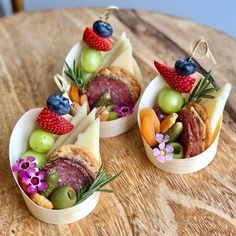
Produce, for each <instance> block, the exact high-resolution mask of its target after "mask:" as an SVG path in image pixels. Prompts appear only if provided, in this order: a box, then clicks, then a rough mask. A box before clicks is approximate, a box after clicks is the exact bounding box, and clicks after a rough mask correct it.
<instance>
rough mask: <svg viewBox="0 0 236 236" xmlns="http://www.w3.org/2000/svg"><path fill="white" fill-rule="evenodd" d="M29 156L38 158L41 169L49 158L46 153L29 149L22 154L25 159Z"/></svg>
mask: <svg viewBox="0 0 236 236" xmlns="http://www.w3.org/2000/svg"><path fill="white" fill-rule="evenodd" d="M29 156H31V157H34V158H35V159H36V164H37V167H38V168H39V169H40V168H42V167H43V166H44V165H45V164H46V163H47V160H48V158H47V156H46V155H45V154H43V153H39V152H36V151H33V150H28V151H27V152H25V153H24V154H23V155H22V157H23V158H24V159H26V158H27V157H29Z"/></svg>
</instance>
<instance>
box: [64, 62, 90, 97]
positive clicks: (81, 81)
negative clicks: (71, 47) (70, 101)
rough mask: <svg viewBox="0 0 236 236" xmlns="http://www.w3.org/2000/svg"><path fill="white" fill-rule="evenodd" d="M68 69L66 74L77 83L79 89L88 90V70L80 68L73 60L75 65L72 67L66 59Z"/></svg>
mask: <svg viewBox="0 0 236 236" xmlns="http://www.w3.org/2000/svg"><path fill="white" fill-rule="evenodd" d="M65 65H66V69H65V74H66V75H67V76H68V77H69V78H70V79H71V80H72V81H73V82H74V83H75V84H76V86H77V87H78V88H79V90H80V91H81V92H82V93H84V92H85V91H86V83H85V81H86V76H87V75H86V74H87V73H86V72H85V71H84V70H83V69H80V68H79V67H78V66H76V64H75V60H74V61H73V67H72V68H71V67H70V66H69V65H68V63H67V62H66V61H65Z"/></svg>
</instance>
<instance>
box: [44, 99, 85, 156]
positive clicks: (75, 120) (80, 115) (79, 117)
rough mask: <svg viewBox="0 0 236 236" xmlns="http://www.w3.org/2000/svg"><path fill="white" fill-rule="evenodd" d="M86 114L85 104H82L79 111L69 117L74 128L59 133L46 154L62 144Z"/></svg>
mask: <svg viewBox="0 0 236 236" xmlns="http://www.w3.org/2000/svg"><path fill="white" fill-rule="evenodd" d="M86 116H87V105H86V104H84V105H83V106H82V107H81V108H80V110H79V112H78V113H77V114H76V115H75V116H74V117H73V118H72V119H71V123H72V124H73V125H74V129H73V130H72V131H71V132H70V133H67V134H64V135H61V136H60V137H59V138H58V139H57V140H56V142H55V143H54V145H53V147H52V148H51V150H50V151H49V153H48V155H49V154H50V153H51V152H52V151H53V150H54V149H56V148H58V147H60V146H62V145H63V144H64V143H65V141H66V139H67V138H69V136H70V135H71V134H72V133H73V132H74V130H75V129H76V128H77V127H78V126H79V125H80V123H81V122H82V121H83V120H84V118H85V117H86Z"/></svg>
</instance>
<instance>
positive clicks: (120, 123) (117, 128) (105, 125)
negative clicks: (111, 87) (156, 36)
mask: <svg viewBox="0 0 236 236" xmlns="http://www.w3.org/2000/svg"><path fill="white" fill-rule="evenodd" d="M84 45H85V44H84V43H82V42H81V43H77V44H76V45H74V47H72V49H71V50H70V51H69V53H68V55H67V56H66V59H65V61H66V62H67V63H68V65H69V66H71V67H72V66H73V61H74V60H75V61H76V64H78V63H79V58H80V54H81V51H82V48H83V46H84ZM64 71H65V66H64V67H63V71H62V76H63V77H64V78H67V77H66V75H65V72H64ZM133 71H134V75H135V76H136V78H137V79H138V82H139V84H140V86H141V93H142V91H143V81H142V75H141V72H140V69H139V67H138V65H137V63H136V61H135V60H134V59H133ZM67 80H68V83H71V81H70V80H69V79H67ZM140 97H141V95H140ZM140 97H139V99H138V101H137V102H136V104H135V107H134V112H133V113H132V114H131V115H129V116H126V117H122V118H119V119H116V120H112V121H102V122H101V124H100V137H115V136H118V135H120V134H123V133H125V132H127V131H128V130H129V129H131V128H132V127H133V126H134V124H135V123H136V121H137V112H138V104H139V101H140Z"/></svg>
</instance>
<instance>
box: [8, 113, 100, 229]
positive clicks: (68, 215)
mask: <svg viewBox="0 0 236 236" xmlns="http://www.w3.org/2000/svg"><path fill="white" fill-rule="evenodd" d="M41 110H42V108H35V109H32V110H29V111H27V112H26V113H25V114H24V115H23V116H22V117H21V118H20V119H19V120H18V122H17V123H16V125H15V127H14V129H13V131H12V134H11V138H10V144H9V160H10V165H11V166H13V165H14V164H15V163H16V161H17V160H18V159H19V158H20V157H21V155H22V154H23V153H24V152H25V151H26V150H28V140H29V137H30V134H31V133H32V132H33V130H34V129H35V125H34V123H35V120H36V119H37V117H38V115H39V113H40V111H41ZM13 176H14V179H15V181H16V183H17V185H18V187H19V189H20V191H21V194H22V196H23V198H24V200H25V203H26V205H27V207H28V209H29V211H30V212H31V214H32V215H33V216H34V217H36V218H37V219H39V220H40V221H43V222H45V223H48V224H57V225H59V224H70V223H73V222H75V221H78V220H80V219H82V218H84V217H86V216H87V215H88V214H89V213H90V212H92V211H93V209H94V208H95V207H96V205H97V203H98V201H99V197H100V193H99V192H95V193H94V194H93V195H92V196H90V197H89V198H87V199H86V200H85V201H84V202H82V203H80V204H77V205H75V206H73V207H70V208H67V209H62V210H49V209H45V208H42V207H40V206H39V205H37V204H36V203H34V202H33V201H32V200H31V199H30V198H29V197H28V196H27V195H26V194H25V192H24V191H23V190H22V188H21V187H20V185H19V183H18V180H17V174H16V173H13Z"/></svg>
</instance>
